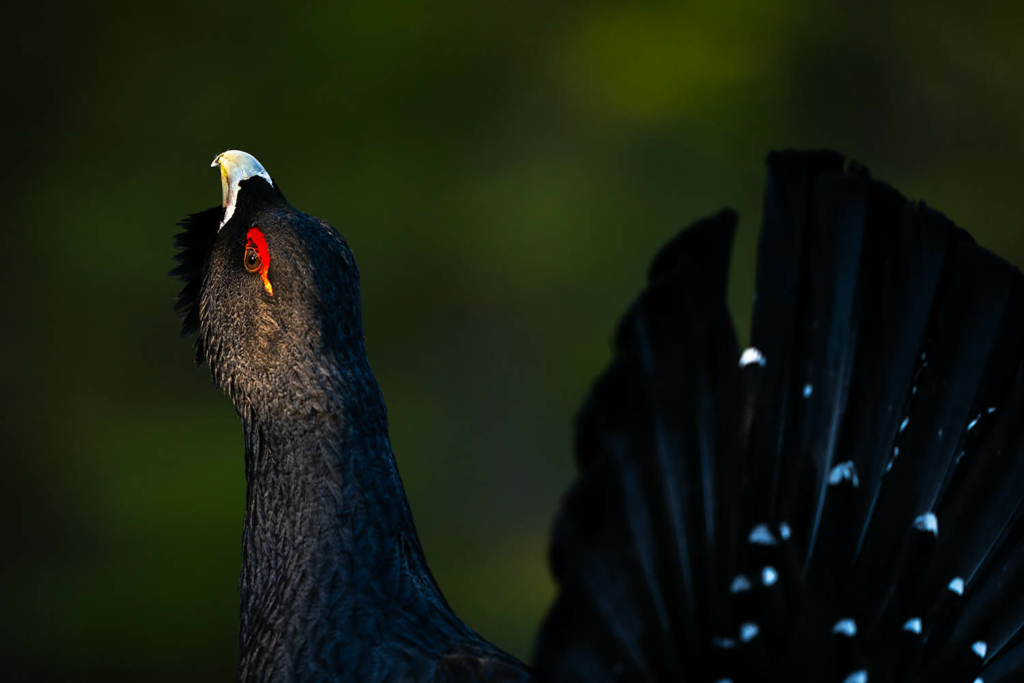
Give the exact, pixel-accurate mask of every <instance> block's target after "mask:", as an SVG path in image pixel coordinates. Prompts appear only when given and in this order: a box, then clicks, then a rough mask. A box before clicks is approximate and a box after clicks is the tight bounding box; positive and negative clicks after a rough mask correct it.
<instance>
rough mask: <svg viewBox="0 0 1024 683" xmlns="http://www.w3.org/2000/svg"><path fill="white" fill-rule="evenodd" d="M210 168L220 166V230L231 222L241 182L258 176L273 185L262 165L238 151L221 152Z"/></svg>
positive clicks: (245, 153)
mask: <svg viewBox="0 0 1024 683" xmlns="http://www.w3.org/2000/svg"><path fill="white" fill-rule="evenodd" d="M210 166H211V167H213V168H216V167H217V166H220V185H221V191H222V196H223V207H224V217H223V218H222V219H221V221H220V227H221V228H223V227H224V226H225V225H226V224H227V222H228V221H229V220H231V216H232V215H234V213H235V205H236V203H237V201H238V190H239V187H240V185H241V182H242V181H243V180H248V179H249V178H255V177H256V176H259V177H261V178H264V179H265V180H266V181H267V182H268V183H270V184H271V185H273V184H274V181H273V180H271V179H270V174H269V173H267V169H265V168H263V164H261V163H260V162H259V161H258V160H257V159H256V157H254V156H253V155H251V154H248V153H247V152H243V151H241V150H239V149H229V150H228V151H226V152H221V153H220V154H218V155H217V156H216V157H215V158H214V160H213V163H212V164H210ZM218 229H219V228H218Z"/></svg>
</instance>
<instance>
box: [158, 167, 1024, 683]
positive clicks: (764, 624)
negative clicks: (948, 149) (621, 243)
mask: <svg viewBox="0 0 1024 683" xmlns="http://www.w3.org/2000/svg"><path fill="white" fill-rule="evenodd" d="M214 165H219V167H220V170H221V176H222V179H223V185H224V204H223V207H218V208H214V209H210V210H208V211H205V212H203V213H199V214H195V215H193V216H191V217H189V218H188V219H186V220H185V221H184V222H183V224H182V225H183V226H184V228H185V231H184V232H183V233H182V234H180V235H179V236H178V238H177V246H178V247H179V248H180V252H179V253H178V255H177V260H178V262H179V264H180V265H179V267H178V268H176V269H175V270H174V271H172V272H173V273H174V274H176V275H178V276H180V277H181V278H182V279H183V280H184V282H185V286H184V289H183V290H182V292H181V295H180V297H179V301H178V304H177V306H178V309H179V310H180V313H181V315H182V319H183V331H184V333H186V334H192V333H196V332H197V333H198V337H197V340H196V346H195V348H196V359H197V361H198V362H199V363H204V362H205V363H206V364H208V365H209V367H210V369H211V372H212V374H213V379H214V382H215V383H216V384H217V385H218V386H219V387H221V388H222V389H223V390H224V391H225V392H226V393H227V394H228V395H229V396H230V397H231V399H232V401H233V402H234V405H235V408H236V410H237V412H238V415H239V417H240V418H241V421H242V425H243V429H244V435H245V471H246V480H247V484H248V488H247V494H246V511H245V523H244V533H243V563H242V572H241V626H240V634H239V648H240V661H239V670H238V675H239V678H240V679H241V680H246V681H252V680H259V681H264V680H284V681H314V680H315V681H323V680H353V681H374V680H430V681H447V680H529V679H532V678H534V677H536V678H538V679H543V680H558V681H563V680H564V681H611V680H622V681H647V680H652V681H653V680H659V681H718V682H720V683H721V682H727V681H730V682H734V683H740V682H741V681H842V682H845V683H865V682H867V681H871V682H872V683H876V682H882V681H953V682H956V681H963V682H964V683H971V681H984V682H985V683H995V682H996V681H1015V680H1024V678H1022V676H1024V590H1022V589H1021V588H1022V586H1024V505H1022V503H1024V429H1022V421H1024V366H1022V360H1024V354H1022V351H1024V316H1022V315H1021V313H1022V310H1024V309H1022V306H1024V278H1022V277H1021V274H1020V273H1019V272H1018V271H1017V270H1016V269H1015V268H1013V267H1011V266H1010V265H1009V264H1007V263H1006V262H1005V261H1003V260H1001V259H1000V258H998V257H997V256H995V255H993V254H991V253H990V252H988V251H986V250H985V249H983V248H981V247H979V246H978V245H977V244H976V243H975V242H974V241H973V240H972V239H971V238H970V236H969V235H968V234H967V233H966V232H964V231H963V230H961V229H959V228H957V227H956V226H954V225H953V224H952V223H951V222H950V221H949V220H948V219H946V218H945V217H943V216H942V215H941V214H939V213H938V212H936V211H934V210H932V209H930V208H928V207H927V206H925V205H924V204H918V203H912V202H909V201H907V200H906V199H904V198H903V197H902V196H901V195H900V194H899V193H898V192H896V191H895V190H893V189H892V188H890V187H889V186H887V185H885V184H882V183H880V182H877V181H874V180H872V179H871V178H870V177H869V175H868V173H867V171H866V170H865V169H864V168H862V167H860V166H858V165H856V164H847V163H846V162H845V161H844V159H843V157H842V156H840V155H839V154H837V153H834V152H807V153H803V152H780V153H773V154H771V155H770V156H769V157H768V181H767V189H766V192H765V212H764V226H763V228H762V233H761V238H760V252H759V258H758V274H757V294H756V303H755V311H754V321H753V332H752V345H751V347H750V348H747V349H746V350H745V351H743V352H742V353H741V352H740V350H739V348H738V346H737V341H736V337H735V333H734V331H733V327H732V323H731V320H730V316H729V312H728V310H727V308H726V304H725V286H726V272H727V267H728V263H729V254H730V249H731V242H732V236H733V230H734V227H735V223H736V216H735V215H734V214H733V213H732V212H730V211H723V212H722V213H719V214H718V215H716V216H713V217H711V218H708V219H705V220H703V221H701V222H699V223H697V224H696V225H694V226H693V227H691V228H689V229H688V230H686V231H684V232H682V233H681V234H680V235H678V236H677V237H676V238H675V239H674V240H672V241H671V242H670V243H669V244H668V245H667V246H665V247H664V248H663V249H662V251H661V252H660V253H659V254H658V255H657V257H656V258H655V259H654V262H653V264H652V265H651V268H650V271H649V280H648V284H647V286H646V289H645V290H644V291H643V292H642V293H641V294H640V296H639V298H638V299H637V301H636V302H635V303H634V304H633V306H632V308H631V309H630V310H629V312H628V313H627V314H626V316H625V318H624V319H623V320H622V322H621V324H620V326H619V329H618V333H617V335H616V338H615V357H614V360H613V362H612V364H611V366H610V367H609V368H608V369H607V370H606V371H605V373H604V374H603V375H602V376H601V378H600V379H599V380H598V381H597V383H596V385H595V386H594V388H593V390H592V392H591V394H590V397H589V398H588V399H587V401H586V403H585V405H584V408H583V410H582V412H581V414H580V416H579V418H578V423H577V439H576V455H577V460H578V465H579V470H580V473H579V478H578V480H577V481H576V483H575V484H574V485H573V487H572V488H571V490H570V491H569V492H568V493H567V495H566V496H565V499H564V502H563V505H562V509H561V512H560V513H559V516H558V520H557V522H556V524H555V530H554V538H553V541H552V550H551V564H552V568H553V571H554V573H555V576H556V578H557V580H558V582H559V585H560V595H559V596H558V599H557V601H556V603H555V604H554V606H553V607H552V609H551V611H550V613H549V615H548V617H547V619H546V622H545V624H544V625H543V627H542V629H541V632H540V635H539V636H538V639H537V644H536V652H535V658H534V663H533V668H532V669H528V668H527V667H526V666H525V665H524V664H522V663H520V662H519V661H518V660H516V659H515V658H514V657H512V656H510V655H508V654H505V653H504V652H502V651H501V650H499V649H498V648H496V647H495V646H493V645H491V644H490V643H488V642H486V641H485V640H483V639H482V638H481V637H480V636H478V635H477V634H476V633H474V632H473V631H472V630H471V629H470V628H469V627H467V626H466V625H465V624H463V623H462V622H461V621H460V620H459V618H458V617H456V616H455V614H454V613H453V612H452V610H451V608H450V607H449V606H448V604H447V603H446V602H445V599H444V597H443V596H442V594H441V591H440V590H439V588H438V586H437V584H436V583H435V582H434V580H433V578H432V577H431V574H430V570H429V569H428V568H427V565H426V562H425V560H424V555H423V551H422V549H421V547H420V544H419V541H418V540H417V537H416V531H415V528H414V526H413V522H412V515H411V513H410V511H409V506H408V503H407V502H406V498H405V494H404V492H403V489H402V483H401V479H400V478H399V475H398V470H397V469H396V466H395V461H394V458H393V456H392V452H391V446H390V443H389V440H388V423H387V415H386V412H385V408H384V400H383V398H382V397H381V393H380V391H379V389H378V387H377V383H376V381H375V380H374V377H373V373H372V372H371V370H370V367H369V365H368V363H367V359H366V353H365V349H364V341H363V329H362V323H361V314H360V301H359V273H358V270H357V268H356V262H355V259H354V258H353V256H352V253H351V252H350V251H349V248H348V247H347V246H346V244H345V241H344V240H343V239H342V238H341V236H340V235H339V234H338V233H337V232H336V231H335V230H334V229H333V228H332V227H331V226H330V225H328V224H327V223H326V222H324V221H323V220H321V219H318V218H314V217H312V216H308V215H306V214H304V213H301V212H300V211H298V210H296V209H294V208H293V207H291V206H290V205H289V204H288V202H287V201H286V200H285V198H284V195H283V194H282V193H281V191H280V188H279V187H278V186H277V184H276V182H275V181H273V180H271V178H270V175H269V174H268V173H267V172H266V170H264V168H263V167H262V166H261V165H260V164H259V162H257V161H256V159H254V158H253V157H251V156H250V155H248V154H245V153H244V152H238V151H230V152H225V153H223V154H221V155H220V156H218V157H217V159H216V161H215V162H214Z"/></svg>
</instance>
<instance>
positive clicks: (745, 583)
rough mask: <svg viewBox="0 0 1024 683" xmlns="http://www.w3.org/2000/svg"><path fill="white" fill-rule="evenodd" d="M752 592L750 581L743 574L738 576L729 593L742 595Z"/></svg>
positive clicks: (733, 581)
mask: <svg viewBox="0 0 1024 683" xmlns="http://www.w3.org/2000/svg"><path fill="white" fill-rule="evenodd" d="M748 590H750V579H748V578H747V577H746V576H744V575H743V574H737V575H736V578H735V579H733V580H732V584H731V585H730V586H729V592H730V593H732V594H733V595H735V594H736V593H742V592H744V591H748Z"/></svg>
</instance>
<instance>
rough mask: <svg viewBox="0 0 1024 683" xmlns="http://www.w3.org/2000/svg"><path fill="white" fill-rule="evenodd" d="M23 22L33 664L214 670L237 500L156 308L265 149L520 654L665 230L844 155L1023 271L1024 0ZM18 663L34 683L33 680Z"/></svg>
mask: <svg viewBox="0 0 1024 683" xmlns="http://www.w3.org/2000/svg"><path fill="white" fill-rule="evenodd" d="M17 12H18V14H16V15H8V17H7V31H6V32H5V33H6V34H7V35H6V37H5V47H4V48H3V50H4V51H5V52H6V53H7V54H6V56H5V59H4V63H5V65H6V66H7V71H8V73H7V78H6V79H5V83H4V88H5V90H6V95H5V97H4V101H5V104H4V107H3V113H2V116H3V117H4V131H5V136H4V138H5V140H4V148H5V150H6V154H5V157H6V158H5V163H4V164H3V167H4V172H5V180H4V187H5V195H6V197H5V202H4V205H5V207H6V216H5V226H4V235H5V238H4V244H5V250H4V256H5V257H4V262H5V265H4V268H3V275H2V278H3V281H4V283H5V286H4V290H3V293H4V304H5V307H6V309H7V315H6V323H5V330H4V334H3V335H2V336H3V342H2V344H3V347H2V348H3V350H4V351H5V356H4V357H5V360H6V363H5V364H4V368H3V370H2V371H0V372H2V374H0V377H2V378H3V389H4V391H3V405H2V408H3V410H2V415H3V417H2V420H3V423H2V424H3V427H4V435H5V437H6V439H5V446H4V448H3V452H4V455H5V456H6V457H4V458H3V460H2V461H0V462H2V465H0V515H2V517H0V519H2V520H3V521H2V523H0V524H2V526H0V534H2V535H0V541H2V548H3V549H2V551H0V558H2V559H0V639H2V642H3V645H2V648H3V650H4V651H5V652H6V653H7V654H5V655H4V662H5V664H4V666H5V667H13V670H14V672H16V673H17V675H18V676H22V675H25V676H27V675H31V676H32V677H33V678H37V679H45V678H47V677H54V678H62V679H64V678H75V679H78V680H83V679H88V678H100V679H104V680H115V679H122V678H123V679H136V680H138V679H145V680H182V679H184V678H186V677H187V678H188V679H189V680H196V681H198V680H206V679H210V680H218V679H219V680H225V679H228V678H230V677H231V675H232V672H233V667H234V663H235V657H236V612H237V600H238V596H237V589H236V582H237V571H238V567H239V547H240V530H241V516H242V505H243V497H244V481H243V472H242V445H241V434H240V429H239V426H238V423H237V420H236V418H235V416H234V414H233V411H232V408H231V406H230V404H229V402H228V401H227V400H226V399H225V398H224V397H222V396H220V395H218V394H217V393H216V392H214V390H213V389H211V387H210V385H209V380H208V377H207V375H206V373H205V371H200V370H196V369H194V368H193V367H192V366H191V357H190V349H189V344H188V343H187V342H185V341H183V340H180V339H178V338H177V323H176V320H175V319H174V316H173V314H172V313H171V310H170V307H171V304H172V301H173V298H174V295H175V293H176V291H177V285H176V284H175V283H174V282H172V281H171V280H170V279H169V278H167V277H166V275H165V273H166V271H167V270H168V269H169V268H170V267H171V261H170V258H171V253H172V251H171V246H170V244H171V237H172V235H173V234H174V232H175V231H176V229H175V228H174V225H173V224H174V222H175V221H176V220H177V219H179V218H181V217H182V216H183V215H184V214H186V213H189V212H193V211H198V210H201V209H203V208H206V207H208V206H211V205H214V204H216V203H217V202H218V201H219V192H220V186H219V182H218V178H217V175H216V173H215V172H214V171H212V170H210V169H208V168H206V165H207V163H208V162H209V160H210V159H212V157H213V156H214V154H216V153H217V152H219V151H221V150H223V149H226V148H231V147H236V148H241V149H245V150H247V151H250V152H252V153H253V154H255V155H256V156H258V157H259V158H260V160H261V161H263V163H264V164H265V165H266V166H267V168H268V169H270V171H271V173H272V174H273V175H274V177H275V179H276V180H277V182H278V183H279V184H280V186H281V187H282V188H283V190H284V192H285V193H286V195H287V196H288V197H289V199H290V200H291V201H292V202H293V203H294V204H295V205H296V206H298V207H299V208H301V209H304V210H306V211H308V212H311V213H314V214H317V215H320V216H322V217H324V218H327V219H328V220H330V221H331V222H332V223H333V224H334V225H335V226H336V227H338V228H339V230H341V232H342V233H343V234H344V235H345V236H346V238H347V239H348V241H349V243H350V244H351V245H352V247H353V249H354V251H355V253H356V255H357V257H358V259H359V261H360V265H361V270H362V273H363V298H364V307H365V316H366V331H367V338H368V346H369V349H370V354H371V361H372V363H373V365H374V367H375V369H376V371H377V373H378V378H379V380H380V383H381V385H382V388H383V390H384V393H385V396H386V397H387V400H388V404H389V408H390V413H391V422H392V430H393V440H394V445H395V450H396V452H397V457H398V459H399V466H400V467H401V469H402V473H403V476H404V480H405V483H406V486H407V489H408V493H409V497H410V499H411V503H412V507H413V510H414V513H415V515H416V521H417V524H418V526H419V529H420V533H421V536H422V539H423V544H424V546H425V548H426V551H427V554H428V557H429V559H430V560H431V564H432V566H433V568H434V571H435V574H436V575H437V578H438V580H439V582H440V584H441V586H442V588H443V589H444V590H445V592H446V594H447V596H448V597H449V599H450V601H451V602H452V604H453V605H454V607H455V608H456V610H457V611H458V612H459V613H460V614H461V616H462V617H463V618H464V619H465V620H466V621H467V622H468V623H469V624H470V625H471V626H473V627H474V628H476V629H477V630H479V631H480V632H481V633H483V634H484V635H486V636H487V637H489V638H491V639H493V640H495V641H496V642H497V643H499V644H500V645H503V646H505V647H507V648H509V649H511V650H512V651H513V652H515V653H516V654H519V655H520V656H523V657H529V653H530V647H531V638H532V634H533V633H534V632H535V630H536V627H537V624H538V622H539V619H540V618H541V615H542V614H543V611H544V609H545V608H546V606H547V604H548V603H549V601H550V599H551V597H552V595H553V590H554V589H553V586H552V585H551V582H550V579H549V577H548V574H547V569H546V565H545V549H546V542H547V541H546V539H547V534H548V530H549V526H550V523H551V520H552V519H553V516H554V513H555V510H556V506H557V502H558V498H559V495H560V493H561V492H562V491H563V490H564V489H565V487H566V486H567V485H568V483H569V481H570V479H571V476H572V458H571V450H570V444H571V417H572V415H573V413H574V411H575V409H576V407H577V406H578V405H579V403H580V401H581V399H582V397H583V395H584V394H585V392H586V389H587V387H588V385H589V383H590V382H591V381H592V379H593V378H594V377H595V376H596V374H597V373H598V372H599V371H600V369H601V367H602V366H603V364H604V363H605V362H606V360H607V358H608V339H609V337H610V333H611V330H612V327H613V325H614V323H615V321H616V319H617V317H618V316H619V315H620V313H621V312H622V311H624V310H625V307H626V306H627V304H628V302H629V300H630V299H631V298H632V297H633V296H634V294H635V293H636V292H637V291H638V289H639V287H640V286H641V283H642V279H643V273H644V271H645V268H646V264H647V262H648V260H649V259H650V257H651V255H652V254H653V253H654V251H655V250H656V249H657V247H658V246H659V245H660V244H661V243H662V242H664V241H665V240H666V239H667V238H668V237H669V236H670V235H671V234H673V233H674V231H676V230H677V229H679V228H681V227H682V226H684V225H685V224H686V223H688V222H689V221H691V220H693V219H695V218H697V217H699V216H701V215H704V214H707V213H710V212H713V211H715V210H717V209H718V208H719V207H721V206H723V205H731V206H733V207H735V208H736V209H738V210H739V211H740V213H741V217H742V225H741V232H740V234H739V236H738V240H737V251H736V256H735V261H734V272H733V276H732V286H731V293H730V300H731V304H732V306H733V310H734V312H735V313H736V317H737V324H738V327H739V329H740V331H741V335H745V334H746V326H747V318H748V316H749V311H750V304H749V302H750V295H751V293H752V283H753V263H754V248H755V244H756V226H757V224H758V220H759V214H760V206H759V203H760V193H761V182H762V165H761V160H762V158H763V156H764V154H765V152H766V151H767V150H768V149H770V148H773V147H818V146H824V147H835V148H838V149H841V150H843V151H844V152H846V153H847V154H849V155H851V156H855V157H857V158H858V159H859V160H861V161H862V162H864V163H865V164H867V165H868V166H869V167H870V168H872V169H873V171H874V172H875V174H876V175H878V176H880V177H882V178H884V179H886V180H888V181H890V182H892V183H893V184H895V185H897V186H898V187H900V188H902V189H903V190H904V191H905V192H908V193H909V194H911V195H913V196H916V197H923V198H926V199H927V200H928V201H929V203H931V204H932V205H934V206H936V207H937V208H939V209H942V210H944V211H945V212H947V213H948V214H949V215H950V216H951V217H953V218H954V219H955V220H957V221H958V222H959V223H960V224H962V225H964V226H965V227H968V228H970V229H971V230H972V231H973V232H974V234H975V235H976V236H977V238H978V239H979V241H981V242H982V243H983V244H985V245H986V246H989V247H991V248H993V249H996V250H997V251H999V252H1000V253H1002V254H1003V255H1004V256H1006V257H1007V258H1008V259H1009V260H1011V261H1013V262H1014V263H1017V264H1021V263H1024V237H1022V232H1021V231H1022V228H1024V220H1022V219H1024V202H1022V201H1021V200H1020V195H1021V192H1020V189H1021V187H1022V184H1024V171H1022V164H1021V162H1020V159H1021V152H1022V151H1024V71H1022V68H1021V67H1022V64H1024V45H1022V42H1021V40H1020V35H1021V28H1022V19H1024V10H1022V9H1020V8H1019V6H1013V5H1012V4H1011V3H1001V2H1000V3H996V2H989V3H985V2H982V3H973V4H967V3H948V6H947V5H946V4H944V3H936V2H927V3H926V2H920V1H917V0H898V1H896V2H887V3H881V2H861V3H815V2H810V1H809V0H808V1H807V2H787V3H752V2H740V1H739V0H723V1H720V2H716V3H688V2H666V3H654V2H631V3H611V2H609V3H599V2H592V3H566V4H562V5H558V6H556V5H554V4H552V3H525V2H518V3H439V2H432V3H400V2H376V3H333V2H320V3H308V4H295V5H288V4H286V3H267V2H255V1H254V2H248V3H245V4H242V5H238V6H229V5H226V4H219V3H213V4H208V3H195V2H176V3H153V4H141V3H140V4H132V3H120V4H110V3H108V4H104V5H100V6H95V5H90V4H88V3H68V4H66V5H60V4H57V5H45V6H44V5H42V4H38V3H37V5H36V6H35V7H24V6H22V7H21V8H20V9H19V10H17ZM16 677H17V676H16Z"/></svg>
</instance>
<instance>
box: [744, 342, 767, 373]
mask: <svg viewBox="0 0 1024 683" xmlns="http://www.w3.org/2000/svg"><path fill="white" fill-rule="evenodd" d="M765 362H766V361H765V357H764V356H763V355H761V351H760V350H759V349H758V348H757V347H755V346H751V347H749V348H747V349H744V350H743V353H742V354H741V355H740V367H741V368H745V367H747V366H748V365H750V364H752V363H757V364H758V365H760V366H761V367H762V368H763V367H764V364H765Z"/></svg>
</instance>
